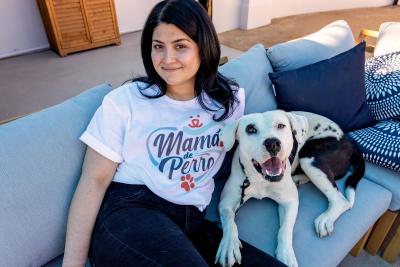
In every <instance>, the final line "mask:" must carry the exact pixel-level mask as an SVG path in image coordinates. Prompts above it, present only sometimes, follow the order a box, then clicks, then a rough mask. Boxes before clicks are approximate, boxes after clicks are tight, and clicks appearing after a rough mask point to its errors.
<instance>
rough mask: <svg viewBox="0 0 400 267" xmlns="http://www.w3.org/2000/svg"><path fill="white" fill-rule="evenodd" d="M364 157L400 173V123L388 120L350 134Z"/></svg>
mask: <svg viewBox="0 0 400 267" xmlns="http://www.w3.org/2000/svg"><path fill="white" fill-rule="evenodd" d="M349 136H350V138H351V139H353V141H354V142H355V144H356V145H357V147H358V149H359V150H360V151H361V152H362V154H363V157H364V158H365V159H366V160H368V161H370V162H372V163H375V164H377V165H380V166H383V167H386V168H390V169H393V170H395V171H400V122H399V121H396V120H386V121H381V122H379V123H377V124H376V125H374V126H372V127H368V128H364V129H361V130H357V131H353V132H350V133H349Z"/></svg>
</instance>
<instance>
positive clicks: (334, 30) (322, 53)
mask: <svg viewBox="0 0 400 267" xmlns="http://www.w3.org/2000/svg"><path fill="white" fill-rule="evenodd" d="M353 46H354V37H353V33H352V31H351V29H350V27H349V25H348V24H347V22H346V21H344V20H338V21H335V22H332V23H330V24H328V25H326V26H325V27H323V28H322V29H321V30H319V31H317V32H315V33H313V34H310V35H307V36H304V37H301V38H299V39H295V40H292V41H289V42H286V43H280V44H277V45H274V46H272V47H271V48H269V49H268V50H267V56H268V58H269V60H270V62H271V64H272V67H273V69H274V71H285V70H294V69H297V68H300V67H303V66H306V65H309V64H312V63H315V62H318V61H321V60H324V59H328V58H331V57H333V56H336V55H337V54H340V53H343V52H344V51H347V50H349V49H350V48H352V47H353Z"/></svg>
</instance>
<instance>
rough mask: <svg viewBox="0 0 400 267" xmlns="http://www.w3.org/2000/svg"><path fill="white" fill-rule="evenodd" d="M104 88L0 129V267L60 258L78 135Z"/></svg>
mask: <svg viewBox="0 0 400 267" xmlns="http://www.w3.org/2000/svg"><path fill="white" fill-rule="evenodd" d="M110 90H111V86H110V85H106V84H103V85H100V86H97V87H95V88H93V89H90V90H88V91H86V92H84V93H82V94H80V95H78V96H76V97H74V98H72V99H69V100H67V101H65V102H63V103H61V104H58V105H56V106H53V107H50V108H47V109H44V110H42V111H40V112H36V113H34V114H32V115H29V116H26V117H23V118H20V119H18V120H15V121H12V122H10V123H7V124H3V125H0V159H1V160H0V181H1V186H0V211H1V216H0V237H1V238H0V251H1V253H0V255H1V256H0V266H42V265H43V264H45V263H47V262H49V261H50V260H51V259H54V258H56V257H57V256H59V255H60V254H62V252H63V250H64V242H65V230H66V223H67V212H68V207H69V204H70V201H71V198H72V194H73V192H74V190H75V187H76V184H77V181H78V178H79V176H80V172H81V166H82V161H83V157H84V154H85V149H86V147H85V145H84V144H83V143H82V142H80V141H79V136H80V135H81V134H82V132H83V131H84V130H85V129H86V126H87V124H88V123H89V120H90V119H91V117H92V116H93V114H94V112H95V111H96V109H97V108H98V106H99V105H100V103H101V101H102V99H103V97H104V95H105V94H107V93H108V92H109V91H110Z"/></svg>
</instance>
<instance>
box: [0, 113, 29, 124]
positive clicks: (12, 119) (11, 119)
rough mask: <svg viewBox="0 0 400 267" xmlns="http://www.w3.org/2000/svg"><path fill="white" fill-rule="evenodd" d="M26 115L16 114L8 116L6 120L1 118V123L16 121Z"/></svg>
mask: <svg viewBox="0 0 400 267" xmlns="http://www.w3.org/2000/svg"><path fill="white" fill-rule="evenodd" d="M26 115H28V114H26ZM26 115H21V116H15V117H11V118H8V119H5V120H0V125H2V124H6V123H7V122H10V121H14V120H16V119H19V118H22V117H24V116H26Z"/></svg>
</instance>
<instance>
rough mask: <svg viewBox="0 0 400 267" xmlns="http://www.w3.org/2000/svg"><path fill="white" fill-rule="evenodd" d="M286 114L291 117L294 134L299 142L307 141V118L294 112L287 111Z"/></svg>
mask: <svg viewBox="0 0 400 267" xmlns="http://www.w3.org/2000/svg"><path fill="white" fill-rule="evenodd" d="M286 115H287V117H288V118H289V121H290V126H291V127H292V132H293V136H294V137H295V138H296V140H297V142H298V143H299V144H301V143H304V142H305V141H306V138H307V131H308V120H307V118H306V117H304V116H301V115H298V114H295V113H293V112H286Z"/></svg>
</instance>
